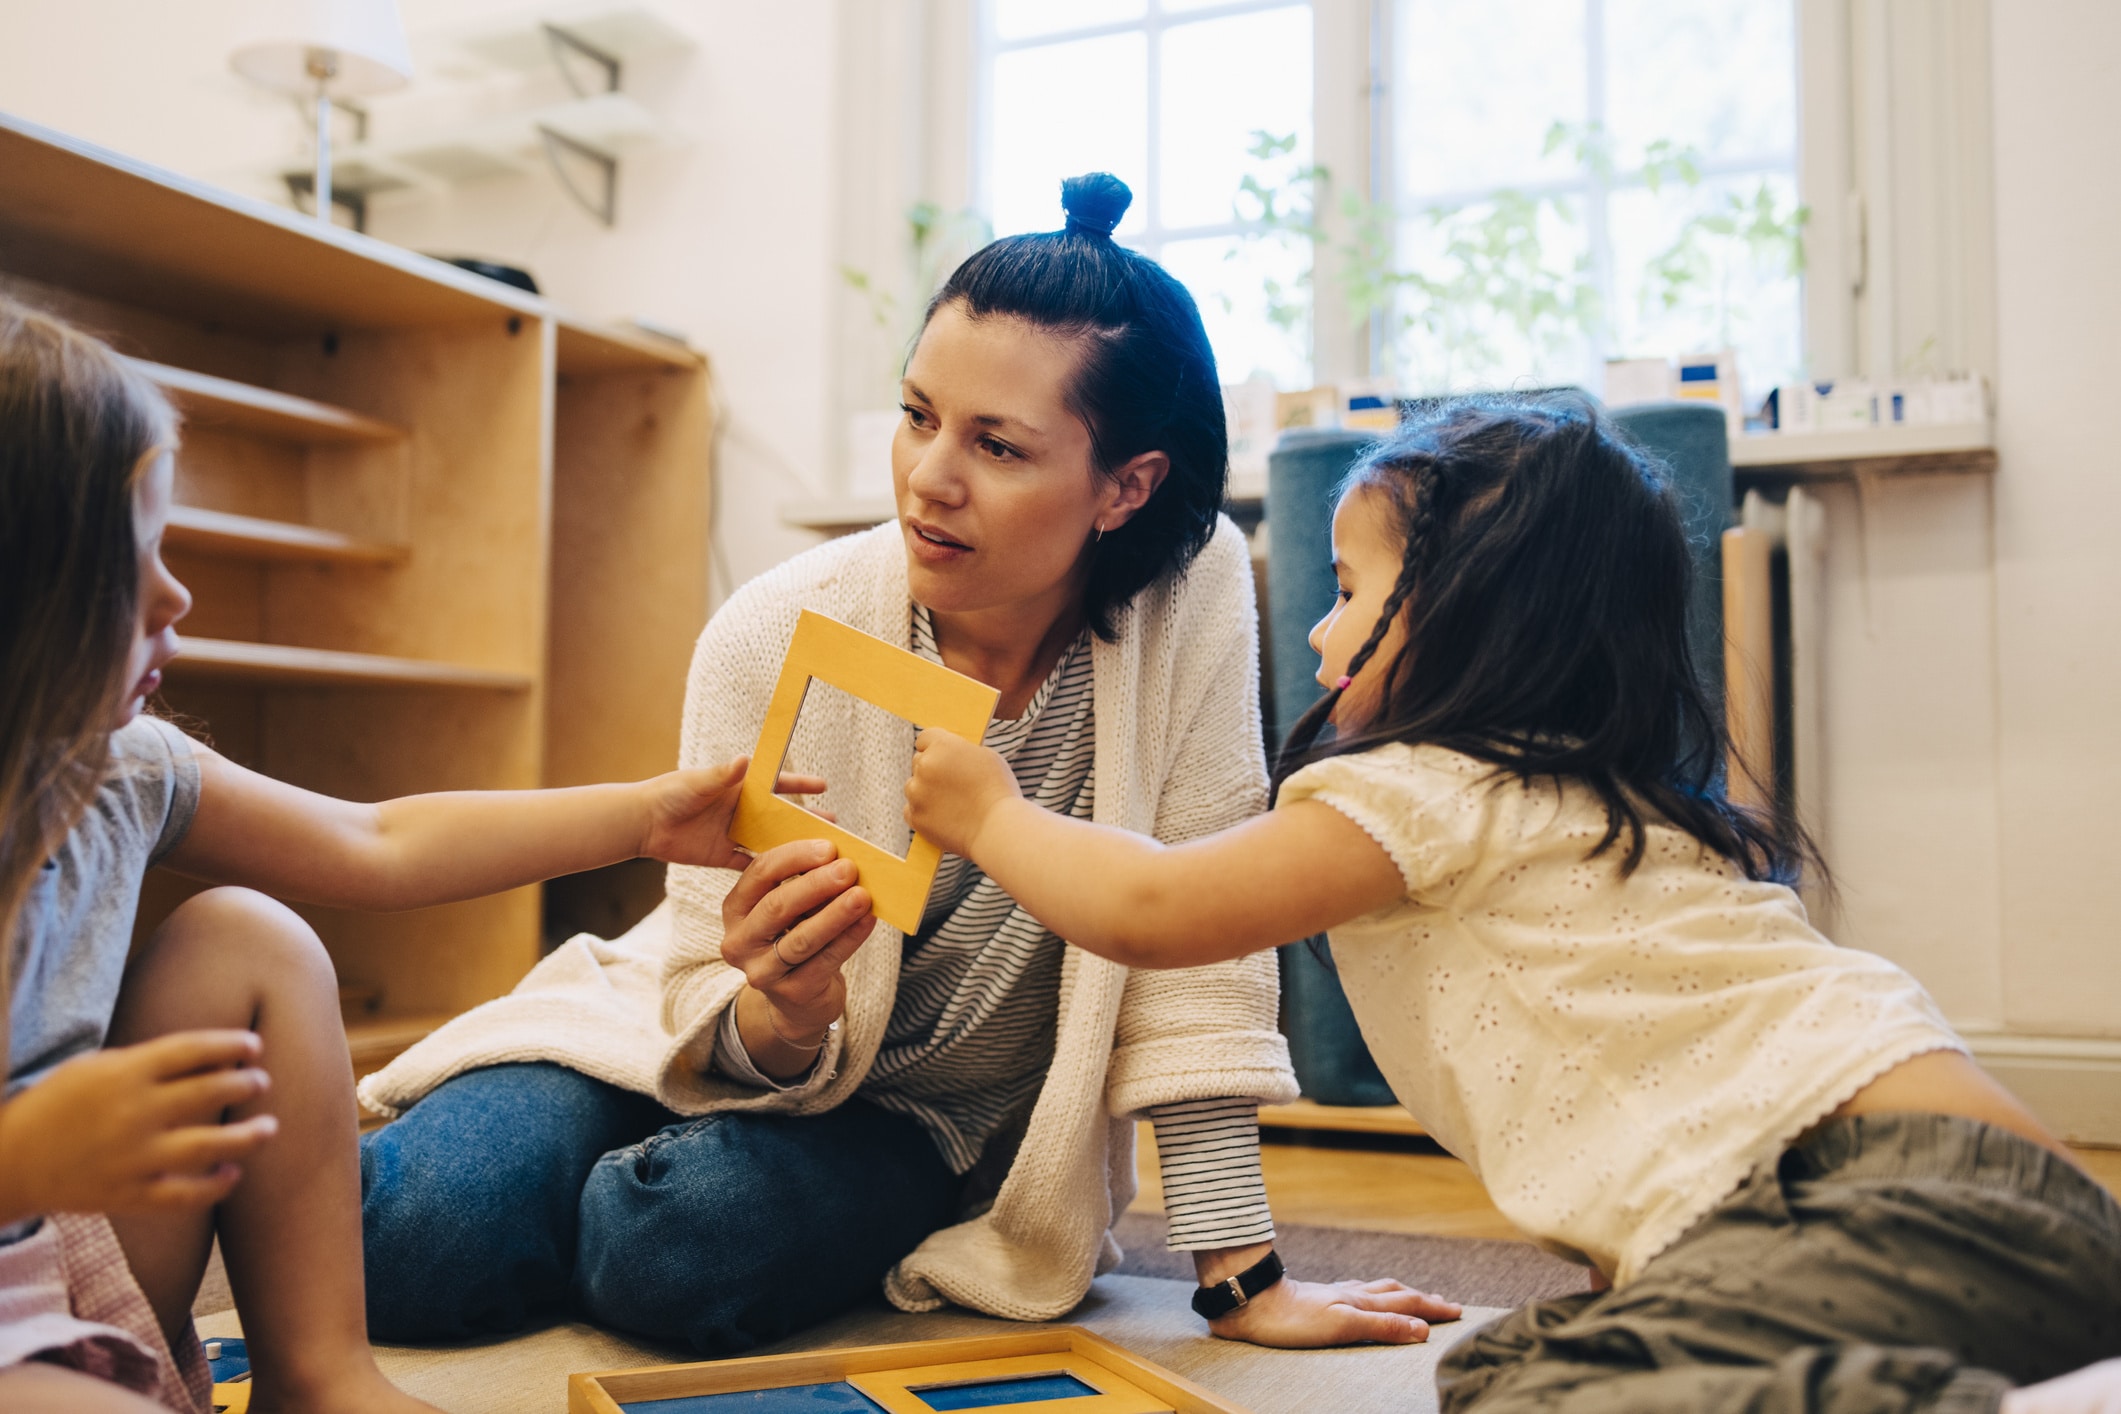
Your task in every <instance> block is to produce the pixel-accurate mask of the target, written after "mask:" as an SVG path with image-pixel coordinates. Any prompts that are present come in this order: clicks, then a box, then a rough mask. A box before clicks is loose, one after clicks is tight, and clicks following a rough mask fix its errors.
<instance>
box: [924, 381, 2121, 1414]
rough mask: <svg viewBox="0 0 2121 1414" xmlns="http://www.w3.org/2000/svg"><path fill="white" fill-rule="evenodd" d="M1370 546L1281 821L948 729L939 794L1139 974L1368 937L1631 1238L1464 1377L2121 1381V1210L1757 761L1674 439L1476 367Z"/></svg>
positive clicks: (1524, 1203) (1473, 1386)
mask: <svg viewBox="0 0 2121 1414" xmlns="http://www.w3.org/2000/svg"><path fill="white" fill-rule="evenodd" d="M1333 553H1334V563H1335V570H1336V573H1337V574H1338V576H1339V581H1340V594H1339V598H1338V601H1337V602H1336V603H1335V605H1334V607H1333V609H1332V610H1331V611H1330V612H1329V613H1328V614H1327V615H1326V617H1325V619H1324V620H1323V621H1321V622H1320V623H1319V625H1318V626H1317V627H1316V628H1315V629H1313V630H1312V633H1311V646H1312V647H1313V648H1314V649H1316V650H1317V652H1318V654H1319V657H1320V659H1321V666H1320V670H1319V681H1320V682H1321V683H1322V684H1325V685H1326V686H1327V687H1328V689H1329V691H1328V692H1327V695H1326V697H1325V698H1324V700H1323V701H1321V702H1320V703H1319V704H1318V705H1317V707H1315V708H1314V709H1313V710H1312V711H1311V712H1310V713H1309V714H1308V715H1307V716H1306V718H1305V719H1304V720H1303V721H1302V722H1301V723H1299V724H1298V726H1297V728H1296V730H1295V732H1294V733H1293V735H1292V739H1291V742H1290V744H1289V747H1288V749H1287V751H1286V752H1285V753H1284V758H1283V761H1282V763H1281V767H1280V771H1279V774H1278V780H1277V800H1276V805H1275V808H1274V809H1273V810H1272V811H1270V812H1269V813H1268V814H1266V815H1264V816H1261V817H1258V818H1256V819H1253V820H1250V821H1247V822H1245V823H1243V824H1241V825H1238V826H1237V827H1236V828H1234V829H1230V830H1226V831H1224V832H1223V833H1221V834H1217V835H1214V836H1210V837H1207V838H1204V839H1199V840H1195V841H1191V842H1188V843H1184V844H1174V845H1167V844H1161V843H1159V842H1157V841H1155V840H1150V839H1146V838H1143V837H1141V836H1139V835H1132V834H1127V833H1124V832H1121V831H1118V830H1112V829H1106V828H1101V827H1099V826H1097V825H1095V824H1093V823H1089V822H1084V821H1077V820H1068V819H1064V818H1062V817H1060V816H1058V815H1055V814H1053V813H1051V812H1049V811H1046V810H1042V809H1040V808H1038V807H1037V806H1036V805H1035V804H1033V803H1031V802H1028V801H1026V800H1024V799H1022V798H1021V797H1020V796H1019V795H1018V794H1017V792H1016V790H1015V789H1014V784H1013V781H1012V779H1011V777H1010V774H1009V772H1008V770H1007V769H1006V768H1005V767H1003V766H1001V765H1000V764H999V763H998V762H997V760H996V759H995V758H994V757H993V756H992V754H991V753H989V752H987V751H986V750H985V749H984V748H982V747H979V746H976V745H974V744H972V743H970V742H966V741H962V740H960V739H958V738H956V737H953V736H950V735H948V734H945V733H942V732H938V731H932V730H931V731H927V732H923V733H922V734H921V737H920V740H919V748H918V757H917V765H916V767H915V770H914V774H913V778H912V780H911V781H910V782H909V783H908V785H907V787H906V797H907V801H908V809H907V818H908V819H909V820H910V821H911V822H912V823H913V824H914V825H915V826H916V827H917V828H918V829H920V830H921V831H922V832H923V833H925V834H927V835H928V836H929V837H930V838H932V839H935V840H937V841H938V842H939V843H941V844H942V846H943V847H944V848H945V849H947V850H951V851H954V852H956V853H958V854H961V855H963V856H964V857H965V858H968V859H970V860H972V861H974V862H975V863H976V864H977V865H978V866H979V867H980V868H981V869H983V870H985V871H986V872H987V873H988V874H989V875H990V876H991V877H993V878H995V879H997V880H999V881H1000V882H1001V883H1002V885H1003V886H1004V887H1005V888H1007V889H1008V890H1009V891H1010V893H1011V894H1012V895H1013V896H1014V897H1015V898H1017V899H1018V900H1020V901H1021V902H1022V903H1023V905H1024V906H1025V907H1026V908H1027V909H1029V910H1030V911H1031V912H1032V913H1033V914H1034V915H1036V916H1037V917H1038V918H1040V919H1041V920H1042V921H1044V922H1045V923H1046V925H1047V926H1048V927H1050V928H1052V929H1053V930H1054V931H1055V932H1057V933H1059V934H1060V935H1061V936H1062V937H1064V938H1066V939H1068V940H1069V941H1070V942H1071V943H1073V944H1075V945H1076V946H1077V947H1080V948H1082V949H1084V950H1086V951H1089V952H1092V953H1096V954H1098V955H1100V956H1103V957H1108V958H1111V959H1114V960H1116V961H1119V962H1123V963H1125V964H1127V965H1128V966H1130V967H1137V968H1158V967H1193V966H1198V965H1200V964H1203V963H1211V962H1216V961H1220V960H1222V959H1226V958H1232V957H1237V956H1240V955H1243V954H1246V953H1250V952H1253V951H1256V950H1259V949H1262V948H1267V947H1270V946H1273V945H1275V944H1277V943H1284V942H1288V941H1290V940H1292V939H1297V938H1302V937H1305V936H1307V935H1310V934H1314V933H1318V932H1321V931H1327V932H1329V933H1330V938H1331V946H1332V949H1333V955H1334V960H1335V962H1336V963H1337V965H1338V967H1339V970H1340V974H1341V978H1342V981H1343V982H1344V983H1345V984H1346V987H1347V992H1348V998H1349V1001H1350V1002H1351V1003H1352V1004H1353V1006H1354V1009H1355V1014H1356V1017H1357V1018H1358V1020H1359V1021H1360V1022H1361V1024H1362V1029H1363V1033H1364V1035H1365V1036H1366V1038H1367V1039H1368V1041H1369V1043H1370V1046H1371V1049H1372V1051H1373V1052H1374V1053H1375V1055H1376V1057H1377V1060H1378V1063H1379V1065H1380V1066H1381V1067H1382V1068H1383V1070H1384V1072H1385V1075H1386V1077H1387V1078H1388V1079H1389V1080H1390V1081H1391V1082H1392V1085H1393V1088H1394V1089H1395V1091H1397V1093H1398V1094H1399V1096H1400V1098H1401V1099H1402V1100H1403V1101H1404V1102H1405V1103H1406V1105H1407V1108H1408V1109H1410V1110H1411V1111H1413V1113H1414V1115H1415V1116H1416V1118H1418V1119H1419V1120H1420V1121H1421V1123H1422V1125H1423V1127H1424V1128H1425V1129H1426V1130H1427V1132H1428V1133H1429V1134H1431V1135H1433V1136H1435V1138H1436V1139H1437V1140H1438V1141H1439V1142H1440V1143H1442V1144H1443V1145H1444V1146H1445V1147H1446V1148H1448V1149H1450V1150H1451V1151H1452V1152H1453V1153H1456V1154H1457V1155H1459V1156H1460V1157H1461V1158H1463V1159H1465V1160H1466V1161H1467V1163H1469V1164H1470V1165H1472V1167H1473V1168H1474V1169H1475V1170H1476V1171H1477V1172H1478V1173H1479V1174H1480V1176H1481V1177H1482V1179H1483V1180H1484V1181H1485V1183H1486V1184H1487V1187H1488V1191H1489V1193H1490V1195H1491V1196H1492V1197H1493V1199H1494V1201H1495V1203H1496V1205H1497V1206H1498V1207H1499V1208H1500V1209H1501V1210H1502V1211H1503V1212H1504V1213H1505V1214H1506V1215H1507V1216H1508V1217H1510V1218H1511V1219H1512V1220H1513V1221H1514V1222H1516V1223H1517V1224H1518V1225H1519V1226H1520V1227H1522V1228H1523V1229H1525V1230H1526V1231H1527V1232H1529V1233H1531V1234H1532V1235H1534V1236H1535V1237H1537V1238H1538V1239H1539V1240H1540V1241H1541V1242H1542V1243H1543V1244H1544V1245H1546V1246H1548V1247H1549V1248H1551V1249H1553V1250H1556V1251H1559V1252H1561V1253H1563V1254H1565V1255H1568V1256H1571V1257H1574V1258H1576V1259H1577V1260H1580V1261H1582V1262H1585V1263H1587V1264H1588V1265H1591V1266H1593V1267H1594V1268H1596V1270H1597V1273H1598V1275H1597V1276H1596V1277H1594V1279H1593V1283H1592V1284H1593V1287H1594V1289H1593V1290H1591V1291H1587V1292H1585V1293H1583V1294H1581V1295H1577V1296H1570V1297H1565V1298H1562V1299H1559V1300H1553V1301H1544V1302H1536V1303H1533V1304H1532V1305H1530V1306H1527V1307H1525V1308H1523V1309H1521V1310H1519V1311H1517V1312H1515V1313H1513V1314H1511V1315H1509V1316H1507V1317H1505V1318H1503V1319H1501V1320H1499V1321H1497V1322H1495V1323H1494V1324H1492V1325H1490V1326H1487V1327H1485V1328H1483V1329H1481V1330H1479V1331H1477V1332H1475V1333H1473V1334H1471V1335H1470V1336H1468V1337H1466V1338H1465V1339H1463V1340H1462V1341H1460V1342H1459V1343H1458V1344H1457V1345H1456V1346H1455V1347H1454V1348H1453V1349H1452V1350H1451V1351H1450V1352H1449V1353H1448V1354H1447V1355H1446V1356H1445V1357H1444V1360H1443V1362H1442V1365H1441V1367H1440V1369H1439V1374H1438V1385H1439V1390H1440V1393H1441V1398H1442V1406H1443V1408H1444V1409H1446V1410H1450V1411H1455V1410H1464V1409H1476V1408H1477V1409H1480V1410H1482V1411H1505V1410H1518V1409H1532V1408H1542V1409H1543V1408H1562V1407H1565V1408H1567V1409H1569V1410H1572V1411H1587V1410H1588V1411H1614V1412H1615V1414H1620V1411H1627V1414H1639V1412H1640V1411H1656V1410H1673V1411H1681V1410H1686V1411H1693V1410H1705V1409H1740V1408H1743V1409H1754V1410H1768V1409H1774V1410H1818V1411H1854V1410H1862V1411H1888V1410H1910V1411H1912V1410H1954V1411H1957V1410H1995V1409H1998V1408H1999V1407H2000V1408H2004V1409H2008V1410H2012V1411H2062V1410H2094V1409H2102V1410H2104V1409H2114V1408H2121V1403H2116V1402H2101V1401H2102V1399H2103V1400H2106V1401H2116V1400H2121V1360H2113V1359H2111V1358H2110V1357H2114V1356H2116V1355H2121V1206H2117V1205H2116V1204H2115V1202H2114V1200H2113V1198H2112V1197H2110V1196H2109V1195H2108V1194H2107V1193H2106V1192H2105V1191H2104V1190H2103V1189H2101V1188H2100V1187H2099V1186H2098V1185H2097V1184H2096V1183H2095V1182H2093V1181H2092V1180H2091V1179H2090V1178H2089V1177H2087V1176H2086V1175H2085V1173H2084V1172H2083V1171H2082V1170H2081V1169H2079V1168H2078V1167H2077V1166H2076V1165H2075V1163H2074V1162H2073V1161H2072V1160H2071V1158H2070V1156H2069V1154H2068V1151H2067V1150H2066V1149H2064V1148H2063V1146H2062V1145H2061V1144H2060V1143H2059V1142H2057V1140H2056V1139H2055V1138H2054V1136H2052V1135H2051V1134H2049V1133H2048V1132H2047V1130H2046V1129H2044V1128H2043V1127H2042V1126H2041V1125H2040V1123H2039V1121H2037V1120H2036V1119H2034V1118H2033V1116H2032V1115H2030V1114H2029V1113H2027V1112H2026V1110H2025V1109H2024V1108H2023V1107H2022V1106H2021V1105H2019V1104H2018V1102H2017V1101H2016V1100H2014V1099H2013V1098H2012V1097H2011V1096H2010V1095H2009V1094H2008V1093H2006V1092H2005V1091H2004V1090H2003V1089H2002V1088H2001V1087H2000V1086H1998V1085H1997V1084H1996V1083H1995V1082H1994V1081H1993V1080H1991V1079H1990V1078H1989V1077H1988V1076H1987V1075H1985V1074H1984V1073H1983V1072H1982V1071H1981V1069H1980V1068H1979V1067H1978V1066H1976V1065H1975V1064H1974V1062H1973V1061H1972V1060H1971V1059H1970V1058H1969V1057H1968V1055H1967V1052H1966V1046H1965V1043H1964V1042H1963V1041H1961V1040H1960V1039H1959V1037H1958V1036H1956V1035H1955V1034H1954V1033H1953V1032H1952V1030H1951V1028H1950V1027H1949V1026H1948V1025H1947V1024H1946V1023H1945V1021H1944V1019H1943V1018H1942V1017H1941V1016H1940V1015H1939V1014H1938V1011H1937V1009H1936V1007H1935V1005H1934V1004H1933V1003H1932V1002H1931V1000H1930V998H1929V997H1928V996H1927V995H1926V994H1925V993H1924V992H1923V990H1922V988H1921V987H1920V986H1919V985H1917V984H1916V983H1915V982H1914V980H1913V979H1911V978H1910V977H1908V976H1907V975H1906V974H1905V973H1904V972H1902V971H1901V970H1900V969H1898V968H1897V967H1895V966H1893V965H1892V964H1890V963H1888V962H1886V961H1885V960H1883V959H1881V958H1877V957H1874V956H1871V955H1869V954H1866V953H1861V952H1856V951H1853V950H1849V949H1845V948H1838V947H1835V946H1834V945H1833V944H1831V943H1830V942H1828V940H1827V939H1826V938H1824V937H1822V936H1821V935H1820V934H1819V933H1818V932H1816V931H1815V930H1814V929H1813V928H1812V927H1811V925H1810V923H1809V922H1808V921H1807V919H1806V916H1805V912H1804V908H1803V905H1802V904H1801V903H1800V902H1799V901H1798V898H1797V895H1796V893H1795V892H1793V889H1792V884H1793V883H1794V881H1795V879H1796V876H1797V871H1798V865H1799V863H1800V861H1801V860H1802V859H1803V858H1804V857H1805V856H1806V855H1807V854H1808V853H1809V850H1808V847H1807V845H1806V844H1805V842H1804V840H1803V839H1802V837H1801V835H1798V836H1793V835H1791V834H1789V833H1785V832H1783V831H1780V830H1778V829H1777V828H1776V827H1774V826H1773V825H1771V824H1770V823H1769V822H1767V821H1766V820H1764V819H1761V818H1759V817H1756V816H1754V815H1752V814H1749V813H1748V812H1747V811H1745V810H1743V809H1741V808H1740V807H1738V806H1736V805H1734V804H1732V803H1731V802H1730V801H1729V800H1728V799H1727V798H1726V797H1725V795H1724V794H1723V790H1722V787H1721V782H1720V780H1719V779H1718V771H1717V765H1718V763H1719V762H1720V761H1722V760H1723V759H1724V745H1725V744H1724V739H1723V734H1722V731H1721V728H1720V727H1719V725H1718V723H1717V721H1716V719H1715V718H1714V717H1713V716H1712V715H1711V713H1710V712H1709V711H1708V710H1707V708H1706V707H1705V705H1704V702H1703V698H1702V694H1701V691H1700V688H1699V686H1698V683H1697V679H1696V677H1695V672H1694V664H1693V663H1692V662H1691V661H1690V659H1689V656H1688V648H1687V635H1686V629H1685V625H1686V600H1687V594H1688V585H1689V576H1690V570H1689V565H1688V554H1687V546H1686V541H1685V537H1684V534H1683V532H1682V529H1681V522H1680V518H1679V515H1678V512H1677V510H1676V508H1675V505H1674V503H1673V499H1672V495H1671V492H1670V490H1669V489H1668V487H1667V486H1666V484H1665V482H1664V480H1663V478H1662V477H1661V476H1660V474H1659V473H1658V471H1657V470H1656V468H1654V467H1653V466H1651V465H1650V464H1649V463H1648V462H1647V461H1646V460H1645V459H1644V457H1643V456H1642V454H1641V453H1639V452H1638V451H1636V450H1635V449H1633V448H1632V447H1630V446H1628V445H1626V444H1625V443H1623V442H1622V441H1621V440H1619V439H1618V438H1617V437H1616V436H1615V435H1614V434H1613V433H1612V432H1611V431H1609V430H1608V429H1607V427H1606V426H1605V425H1604V424H1603V423H1602V422H1601V420H1600V419H1599V417H1598V415H1597V413H1596V411H1595V410H1594V409H1593V408H1592V407H1590V406H1588V405H1586V404H1579V403H1571V402H1536V403H1534V402H1501V401H1480V402H1466V403H1459V404H1455V405H1453V406H1451V407H1449V408H1448V409H1447V410H1445V411H1443V412H1441V413H1438V414H1436V415H1435V416H1433V417H1432V418H1431V419H1429V420H1427V421H1425V422H1423V423H1421V424H1418V425H1415V426H1413V427H1410V428H1408V429H1405V430H1403V431H1402V432H1401V433H1400V434H1399V435H1398V436H1397V437H1395V438H1393V439H1392V440H1390V441H1388V442H1385V443H1383V444H1381V445H1380V446H1378V447H1377V448H1375V449H1374V450H1373V451H1372V452H1371V453H1369V454H1368V456H1367V457H1366V458H1365V459H1364V460H1363V461H1362V462H1361V463H1360V464H1359V465H1358V466H1357V467H1356V469H1355V470H1354V471H1353V472H1352V473H1351V474H1350V476H1349V477H1348V479H1347V482H1346V483H1345V485H1344V487H1343V488H1342V491H1341V494H1340V500H1339V505H1338V507H1337V510H1336V513H1335V516H1334V520H1333ZM1329 728H1330V736H1329V735H1328V729H1329ZM1093 881H1094V882H1093ZM2093 1361H2105V1363H2103V1364H2096V1365H2093V1364H2090V1362H2093ZM2084 1366H2089V1368H2085V1369H2082V1370H2079V1367H2084ZM2070 1371H2078V1373H2076V1374H2074V1375H2070V1374H2067V1373H2066V1372H2070ZM2057 1377H2062V1378H2059V1379H2058V1378H2057ZM2034 1381H2048V1382H2049V1383H2047V1384H2044V1385H2033V1386H2032V1387H2029V1388H2023V1389H2018V1388H2014V1386H2018V1385H2029V1384H2031V1382H2034Z"/></svg>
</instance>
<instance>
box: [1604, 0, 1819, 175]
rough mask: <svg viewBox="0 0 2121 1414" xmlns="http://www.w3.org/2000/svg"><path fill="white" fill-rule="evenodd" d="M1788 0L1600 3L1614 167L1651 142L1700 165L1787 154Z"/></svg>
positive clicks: (1792, 95)
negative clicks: (1690, 153) (1701, 160)
mask: <svg viewBox="0 0 2121 1414" xmlns="http://www.w3.org/2000/svg"><path fill="white" fill-rule="evenodd" d="M1794 8H1795V7H1794V6H1793V4H1792V3H1791V0H1606V4H1605V18H1606V63H1607V74H1608V75H1609V77H1608V79H1607V82H1606V125H1607V130H1608V131H1609V132H1610V133H1611V135H1612V139H1613V155H1614V159H1615V161H1617V162H1618V163H1619V164H1620V166H1621V167H1622V168H1623V169H1625V168H1631V167H1635V166H1638V165H1639V164H1640V163H1641V161H1642V155H1643V152H1644V150H1645V148H1647V147H1648V146H1649V145H1650V144H1651V143H1654V142H1659V141H1663V142H1668V143H1671V144H1674V145H1675V146H1678V147H1691V148H1693V149H1694V150H1696V151H1697V152H1699V153H1701V154H1702V155H1703V156H1704V157H1708V158H1718V157H1772V156H1779V155H1785V154H1789V153H1791V152H1792V149H1793V148H1794V146H1795V141H1796V133H1797V117H1796V105H1797V79H1796V75H1797V68H1796V64H1797V60H1796V51H1795V48H1794V46H1795V42H1796V41H1795V15H1794V13H1793V11H1794Z"/></svg>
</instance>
